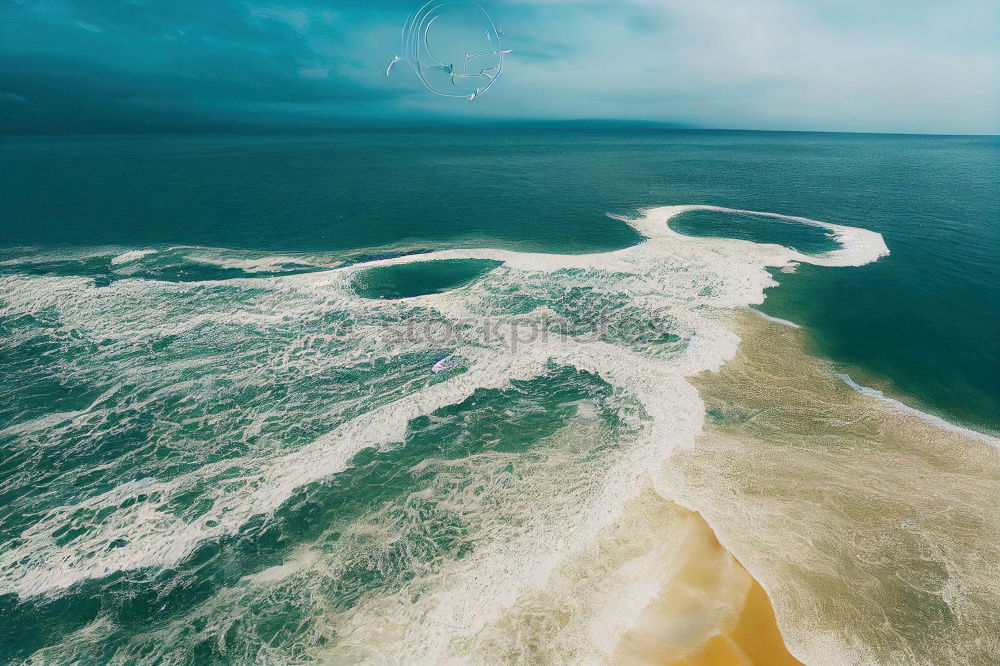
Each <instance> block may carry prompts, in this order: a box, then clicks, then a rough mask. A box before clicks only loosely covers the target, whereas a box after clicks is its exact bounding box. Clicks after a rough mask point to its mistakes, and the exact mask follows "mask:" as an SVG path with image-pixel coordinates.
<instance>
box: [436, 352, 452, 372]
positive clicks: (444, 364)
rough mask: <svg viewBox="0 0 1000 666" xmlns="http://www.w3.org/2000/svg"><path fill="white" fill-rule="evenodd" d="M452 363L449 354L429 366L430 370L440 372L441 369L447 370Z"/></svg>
mask: <svg viewBox="0 0 1000 666" xmlns="http://www.w3.org/2000/svg"><path fill="white" fill-rule="evenodd" d="M453 365H454V362H453V359H452V357H451V356H446V357H444V358H443V359H441V360H440V361H438V362H437V363H435V364H434V365H432V366H431V372H441V371H442V370H448V369H450V368H451V367H452V366H453Z"/></svg>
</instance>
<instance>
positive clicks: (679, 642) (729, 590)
mask: <svg viewBox="0 0 1000 666" xmlns="http://www.w3.org/2000/svg"><path fill="white" fill-rule="evenodd" d="M677 510H678V511H680V512H683V513H684V514H686V515H685V516H684V519H683V520H684V523H685V524H684V527H683V532H684V535H683V538H682V539H680V540H679V541H680V542H681V543H682V544H683V546H681V547H680V548H678V550H677V551H676V552H674V553H671V555H670V560H671V566H670V567H669V569H668V570H669V573H668V574H667V576H666V578H665V580H664V581H663V586H662V588H661V591H660V594H659V596H658V597H657V598H656V599H655V600H654V601H653V602H652V603H651V604H650V605H649V606H648V607H647V608H646V610H645V611H644V613H643V615H642V617H641V618H640V620H639V622H638V623H637V624H636V625H635V626H634V627H633V628H632V629H631V630H630V631H629V632H628V633H626V634H625V636H623V637H622V640H621V642H620V643H619V645H618V647H617V649H616V651H615V656H614V661H615V662H617V663H623V664H663V665H670V666H729V665H732V666H751V665H766V666H785V665H793V664H799V663H800V662H799V661H798V660H796V659H795V658H794V657H793V656H792V655H791V654H789V652H788V650H787V649H786V648H785V644H784V642H783V641H782V638H781V633H780V631H779V630H778V625H777V621H776V619H775V616H774V611H773V610H772V608H771V602H770V601H769V600H768V598H767V594H766V593H765V592H764V589H763V588H762V587H761V586H760V584H759V583H757V581H755V580H754V579H753V578H752V577H751V576H750V575H749V574H748V573H747V572H746V570H745V569H744V568H743V567H742V566H740V564H739V563H738V562H737V561H736V560H735V558H733V556H732V555H730V554H729V553H728V552H727V551H726V550H725V549H724V548H723V547H722V545H721V544H720V543H719V541H718V539H716V538H715V535H714V533H713V532H712V530H711V528H710V527H709V526H708V524H707V523H706V522H705V520H704V519H703V518H702V517H701V516H700V515H699V514H697V513H695V512H693V511H686V510H684V509H680V508H678V509H677Z"/></svg>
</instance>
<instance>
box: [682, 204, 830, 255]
mask: <svg viewBox="0 0 1000 666" xmlns="http://www.w3.org/2000/svg"><path fill="white" fill-rule="evenodd" d="M669 224H670V228H671V229H673V230H674V231H676V232H677V233H680V234H684V235H685V236H697V237H699V238H735V239H738V240H748V241H752V242H754V243H775V244H778V245H784V246H786V247H791V248H794V249H796V250H799V251H800V252H805V253H806V254H822V253H823V252H829V251H831V250H836V249H837V248H839V247H840V244H839V243H838V242H837V241H836V240H834V239H833V238H831V237H830V236H829V230H827V229H825V228H823V227H816V226H812V225H809V224H803V223H802V222H796V221H794V220H787V219H784V218H780V217H771V216H768V215H753V214H750V213H727V212H722V211H714V210H692V211H688V212H686V213H682V214H680V215H678V216H677V217H675V218H673V219H671V220H670V223H669Z"/></svg>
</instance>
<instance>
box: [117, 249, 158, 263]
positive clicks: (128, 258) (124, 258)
mask: <svg viewBox="0 0 1000 666" xmlns="http://www.w3.org/2000/svg"><path fill="white" fill-rule="evenodd" d="M151 254H156V250H129V251H128V252H123V253H121V254H119V255H118V256H117V257H114V258H112V259H111V265H112V266H120V265H122V264H129V263H132V262H133V261H138V260H139V259H142V258H143V257H148V256H149V255H151Z"/></svg>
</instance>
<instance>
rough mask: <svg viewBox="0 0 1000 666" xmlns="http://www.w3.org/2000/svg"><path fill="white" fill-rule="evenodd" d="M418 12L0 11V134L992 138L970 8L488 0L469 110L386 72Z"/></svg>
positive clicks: (992, 117) (232, 3) (136, 3)
mask: <svg viewBox="0 0 1000 666" xmlns="http://www.w3.org/2000/svg"><path fill="white" fill-rule="evenodd" d="M417 4H418V2H408V1H405V0H365V1H362V0H340V1H338V2H337V3H336V4H332V3H329V2H327V1H320V0H297V1H296V0H274V1H271V2H268V1H266V0H263V1H262V0H247V1H244V0H213V2H210V3H207V2H204V1H203V0H171V1H170V2H160V1H159V0H59V1H56V0H18V2H11V3H6V4H0V72H2V73H3V74H2V76H0V90H2V91H3V94H4V95H7V96H8V97H3V96H2V95H0V131H7V132H18V131H43V132H47V131H116V130H117V131H162V130H164V129H170V128H178V129H185V130H187V129H196V128H202V129H217V128H220V127H223V128H224V127H253V126H263V127H282V128H297V127H303V128H306V127H319V126H337V125H342V124H350V123H357V122H396V121H405V120H412V119H421V118H430V117H435V118H441V119H446V118H456V119H476V120H485V119H524V118H538V119H559V118H622V119H637V120H658V121H677V122H682V123H687V124H692V125H698V126H707V127H743V128H762V129H825V130H860V131H910V132H969V133H996V132H998V131H1000V90H998V81H1000V72H998V65H997V63H998V61H1000V59H998V57H997V56H998V53H997V51H998V37H997V35H1000V30H998V28H1000V26H998V25H997V21H998V17H997V13H996V12H995V11H994V9H993V7H992V6H991V5H992V3H991V2H988V1H985V0H984V1H979V0H965V1H964V2H962V3H960V4H961V6H960V7H959V6H957V5H947V6H946V5H944V4H942V3H934V2H929V1H924V0H912V1H910V2H905V3H904V2H901V1H897V0H886V1H885V2H881V3H868V2H861V1H860V0H817V1H816V2H811V3H790V2H786V1H784V0H755V1H754V2H736V1H735V0H699V2H689V1H688V0H607V1H606V2H598V1H596V0H584V1H582V2H580V1H573V2H570V1H568V0H567V1H560V0H535V1H528V0H508V1H506V2H502V1H500V0H497V1H496V2H495V4H493V6H492V7H491V8H490V10H491V13H492V14H493V15H494V18H495V19H496V20H497V21H498V23H499V24H500V25H501V26H502V27H503V29H504V30H505V31H506V32H507V34H508V37H507V38H506V43H505V46H507V47H509V48H512V49H513V53H512V54H511V56H510V57H509V58H508V59H506V60H505V69H504V74H503V77H502V79H501V80H500V81H498V83H497V85H496V86H494V87H493V88H492V89H491V90H490V92H489V94H488V95H485V96H483V98H482V99H480V100H477V101H476V102H474V103H466V102H462V101H459V100H450V99H440V98H434V97H432V96H429V95H426V94H425V93H424V91H423V89H422V86H420V84H419V82H417V81H416V79H415V78H414V77H412V76H409V75H408V72H407V70H406V68H399V70H397V71H394V73H393V76H392V77H388V78H387V77H386V76H385V66H386V64H387V63H388V60H389V58H390V57H391V56H392V53H393V52H394V51H395V52H398V51H399V46H398V42H399V27H400V25H401V23H402V22H403V20H404V19H405V17H406V15H407V14H408V13H409V12H410V11H412V10H413V9H414V8H415V6H416V5H417ZM10 96H13V97H10ZM14 98H17V99H18V100H23V101H21V102H19V103H17V104H14V103H12V101H11V100H12V99H14Z"/></svg>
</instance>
